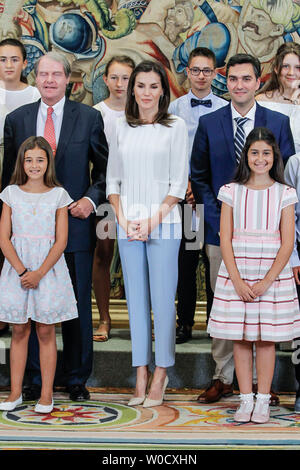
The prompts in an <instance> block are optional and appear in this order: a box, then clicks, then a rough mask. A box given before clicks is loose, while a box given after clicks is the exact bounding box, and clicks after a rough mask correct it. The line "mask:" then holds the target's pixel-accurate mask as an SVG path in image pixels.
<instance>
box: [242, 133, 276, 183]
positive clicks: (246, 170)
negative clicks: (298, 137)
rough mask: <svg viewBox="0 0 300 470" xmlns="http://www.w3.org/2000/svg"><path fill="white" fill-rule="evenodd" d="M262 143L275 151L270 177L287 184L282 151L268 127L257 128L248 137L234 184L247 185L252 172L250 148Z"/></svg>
mask: <svg viewBox="0 0 300 470" xmlns="http://www.w3.org/2000/svg"><path fill="white" fill-rule="evenodd" d="M261 141H264V142H266V143H267V144H268V145H270V146H271V147H272V150H273V166H272V168H271V170H270V171H269V175H270V177H271V178H272V179H273V180H274V181H277V183H281V184H285V180H284V166H283V160H282V156H281V153H280V149H279V146H278V143H277V141H276V138H275V136H274V134H273V132H271V131H270V130H269V129H267V128H266V127H255V128H254V129H253V130H252V131H251V132H250V134H249V135H248V137H247V139H246V143H245V146H244V148H243V150H242V153H241V159H240V162H239V165H238V167H237V170H236V173H235V176H234V178H233V182H234V183H239V184H246V183H247V182H248V181H249V178H250V176H251V170H250V167H249V164H248V152H249V148H250V147H251V145H252V144H254V143H255V142H261Z"/></svg>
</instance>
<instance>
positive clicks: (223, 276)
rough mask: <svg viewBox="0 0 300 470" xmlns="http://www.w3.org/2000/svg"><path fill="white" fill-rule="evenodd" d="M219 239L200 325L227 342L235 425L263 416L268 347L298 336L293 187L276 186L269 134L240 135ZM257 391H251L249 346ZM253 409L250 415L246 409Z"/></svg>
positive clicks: (279, 171)
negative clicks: (235, 389)
mask: <svg viewBox="0 0 300 470" xmlns="http://www.w3.org/2000/svg"><path fill="white" fill-rule="evenodd" d="M218 198H219V199H220V200H221V201H222V210H221V222H220V241H221V251H222V257H223V261H222V264H221V266H220V270H219V274H218V279H217V283H216V289H215V296H214V302H213V306H212V311H211V314H210V320H209V324H208V332H209V333H210V335H211V336H212V337H215V338H223V339H228V340H234V361H235V370H236V375H237V379H238V383H239V388H240V392H241V395H240V398H241V405H240V407H239V409H238V410H237V412H236V413H235V420H236V421H239V422H247V421H250V419H251V421H253V422H259V423H263V422H266V421H268V419H269V399H270V394H269V393H270V389H271V383H272V379H273V374H274V366H275V342H281V341H289V340H292V339H293V338H296V337H299V336H300V313H299V306H298V298H297V292H296V286H295V283H294V279H293V272H292V269H291V267H290V265H289V258H290V255H291V253H292V250H293V245H294V233H295V216H294V204H295V203H296V202H297V200H298V199H297V195H296V191H295V189H294V188H291V187H289V186H287V185H286V184H285V183H284V176H283V163H282V158H281V155H280V151H279V148H278V145H277V143H276V140H275V137H274V136H273V134H272V133H271V132H270V131H269V130H268V129H265V128H255V129H254V130H253V131H252V132H251V133H250V134H249V136H248V138H247V140H246V144H245V148H244V150H243V152H242V155H241V160H240V164H239V166H238V169H237V173H236V176H235V179H234V181H233V182H232V183H230V184H227V185H224V186H222V187H221V189H220V191H219V195H218ZM254 343H255V348H256V370H257V379H258V394H257V400H256V404H255V408H254V397H253V394H252V370H253V364H252V361H253V344H254ZM253 409H254V411H253Z"/></svg>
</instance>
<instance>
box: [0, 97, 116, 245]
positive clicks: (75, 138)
mask: <svg viewBox="0 0 300 470" xmlns="http://www.w3.org/2000/svg"><path fill="white" fill-rule="evenodd" d="M39 106H40V100H39V101H37V102H35V103H31V104H27V105H25V106H21V107H20V108H18V109H16V110H15V111H13V112H12V113H10V114H8V116H7V117H6V120H5V126H4V160H3V173H2V189H4V188H5V187H6V186H7V185H8V184H9V182H10V179H11V176H12V173H13V170H14V166H15V162H16V158H17V153H18V149H19V147H20V145H21V144H22V142H23V141H24V140H25V139H27V137H30V136H32V135H36V124H37V114H38V110H39ZM107 156H108V147H107V142H106V138H105V134H104V130H103V120H102V117H101V114H100V113H99V111H97V110H95V109H94V108H92V107H90V106H87V105H85V104H81V103H77V102H74V101H70V100H68V99H66V101H65V106H64V113H63V121H62V126H61V131H60V136H59V142H58V145H57V151H56V156H55V168H56V176H57V179H58V181H59V182H60V183H61V185H62V186H63V187H64V188H65V189H66V190H67V191H68V193H69V194H70V196H71V198H72V199H74V201H76V200H78V199H80V198H82V197H83V196H87V197H89V198H90V199H91V200H92V201H93V202H94V203H95V205H96V206H98V205H99V204H100V203H102V202H104V201H105V190H106V186H105V177H106V165H107ZM91 167H92V170H91V169H90V168H91ZM94 242H95V224H94V217H93V216H92V215H91V216H90V217H88V218H87V219H84V220H82V219H78V218H76V217H72V216H71V215H69V238H68V245H67V248H66V251H68V252H75V251H88V250H90V249H92V247H93V245H94Z"/></svg>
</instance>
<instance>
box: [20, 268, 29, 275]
mask: <svg viewBox="0 0 300 470" xmlns="http://www.w3.org/2000/svg"><path fill="white" fill-rule="evenodd" d="M27 271H28V269H27V268H26V269H25V271H23V272H22V274H19V277H22V276H23V275H24V274H25V273H27Z"/></svg>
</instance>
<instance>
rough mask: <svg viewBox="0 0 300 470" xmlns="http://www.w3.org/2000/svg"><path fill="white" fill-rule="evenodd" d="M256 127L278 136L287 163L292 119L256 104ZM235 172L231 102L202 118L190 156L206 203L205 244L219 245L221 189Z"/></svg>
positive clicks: (198, 195) (199, 197)
mask: <svg viewBox="0 0 300 470" xmlns="http://www.w3.org/2000/svg"><path fill="white" fill-rule="evenodd" d="M254 126H255V127H267V128H268V129H270V130H271V131H272V132H273V134H274V135H275V137H276V140H277V142H278V145H279V148H280V151H281V155H282V158H283V160H284V163H285V162H286V161H287V159H288V158H289V157H290V156H291V155H293V154H294V153H295V146H294V140H293V136H292V132H291V129H290V123H289V118H288V117H287V116H285V115H283V114H281V113H278V112H276V111H270V110H269V109H267V108H265V107H263V106H260V105H259V104H258V103H257V104H256V113H255V123H254ZM235 170H236V157H235V152H234V143H233V125H232V113H231V105H230V103H229V104H228V105H227V106H224V107H223V108H221V109H218V110H217V111H215V112H213V113H209V114H206V115H205V116H202V117H201V118H200V119H199V126H198V129H197V132H196V135H195V139H194V144H193V150H192V157H191V181H192V191H193V194H194V197H195V200H196V203H197V204H204V222H205V224H204V233H205V237H204V239H205V243H208V244H211V245H220V237H219V235H218V233H219V231H220V213H221V203H220V201H218V199H217V196H218V192H219V189H220V187H221V186H223V185H224V184H226V183H229V182H230V181H232V179H233V176H234V173H235Z"/></svg>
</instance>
